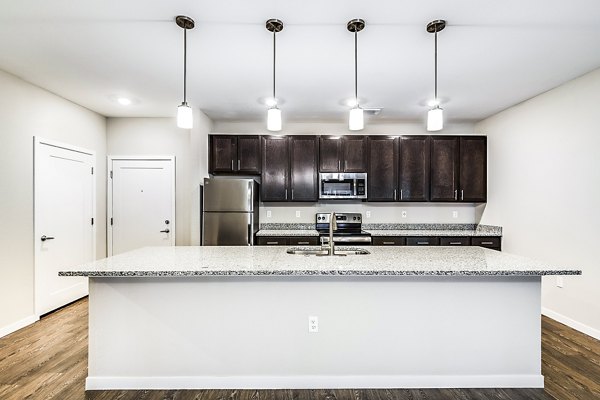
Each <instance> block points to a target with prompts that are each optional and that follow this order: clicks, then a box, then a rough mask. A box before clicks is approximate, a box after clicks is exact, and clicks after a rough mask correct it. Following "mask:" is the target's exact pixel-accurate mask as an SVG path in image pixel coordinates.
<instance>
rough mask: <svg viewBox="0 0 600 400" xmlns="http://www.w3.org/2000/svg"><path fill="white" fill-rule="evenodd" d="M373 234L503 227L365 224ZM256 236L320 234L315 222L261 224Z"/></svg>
mask: <svg viewBox="0 0 600 400" xmlns="http://www.w3.org/2000/svg"><path fill="white" fill-rule="evenodd" d="M363 230H365V231H366V232H369V233H370V234H371V236H444V237H448V236H482V237H490V236H502V228H501V227H499V226H492V225H476V224H363ZM256 236H271V237H272V236H319V232H317V231H316V230H315V225H314V224H293V223H290V224H261V229H260V230H259V231H258V232H257V233H256Z"/></svg>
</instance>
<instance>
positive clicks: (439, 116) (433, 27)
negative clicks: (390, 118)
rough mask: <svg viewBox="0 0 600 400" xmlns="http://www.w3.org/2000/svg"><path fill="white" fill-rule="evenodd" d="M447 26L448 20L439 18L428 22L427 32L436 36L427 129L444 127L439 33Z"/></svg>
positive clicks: (437, 129) (436, 129)
mask: <svg viewBox="0 0 600 400" xmlns="http://www.w3.org/2000/svg"><path fill="white" fill-rule="evenodd" d="M445 27H446V21H444V20H443V19H437V20H435V21H431V22H430V23H428V24H427V32H429V33H433V34H434V37H435V51H434V96H433V104H434V106H433V108H432V109H430V110H429V112H427V130H428V131H432V132H433V131H441V130H442V129H443V128H444V110H443V109H442V108H441V107H440V102H439V99H438V94H437V34H438V32H440V31H442V30H443V29H444V28H445Z"/></svg>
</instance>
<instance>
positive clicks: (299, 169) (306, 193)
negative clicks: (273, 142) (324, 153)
mask: <svg viewBox="0 0 600 400" xmlns="http://www.w3.org/2000/svg"><path fill="white" fill-rule="evenodd" d="M318 154H319V139H318V137H317V136H290V155H291V158H290V189H291V193H290V199H291V200H292V201H317V200H318V198H319V190H318V184H317V168H318V163H317V155H318Z"/></svg>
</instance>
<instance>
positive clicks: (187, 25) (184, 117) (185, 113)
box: [175, 15, 194, 129]
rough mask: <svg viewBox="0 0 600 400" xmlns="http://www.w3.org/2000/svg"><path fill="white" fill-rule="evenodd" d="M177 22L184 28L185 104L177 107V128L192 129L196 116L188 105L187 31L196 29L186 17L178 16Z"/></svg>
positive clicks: (192, 21) (192, 22)
mask: <svg viewBox="0 0 600 400" xmlns="http://www.w3.org/2000/svg"><path fill="white" fill-rule="evenodd" d="M175 22H176V23H177V25H178V26H179V27H180V28H183V102H182V103H181V105H180V106H179V107H177V126H178V127H179V128H183V129H192V127H193V125H194V116H193V113H192V107H190V106H189V105H188V103H187V98H186V95H187V90H186V83H187V82H186V80H187V31H188V29H194V20H193V19H191V18H190V17H186V16H185V15H178V16H177V17H176V18H175Z"/></svg>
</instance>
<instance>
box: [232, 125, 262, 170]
mask: <svg viewBox="0 0 600 400" xmlns="http://www.w3.org/2000/svg"><path fill="white" fill-rule="evenodd" d="M237 156H238V157H237V165H236V167H237V171H238V172H240V173H244V174H260V170H261V168H260V137H259V136H255V135H254V136H238V139H237Z"/></svg>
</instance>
